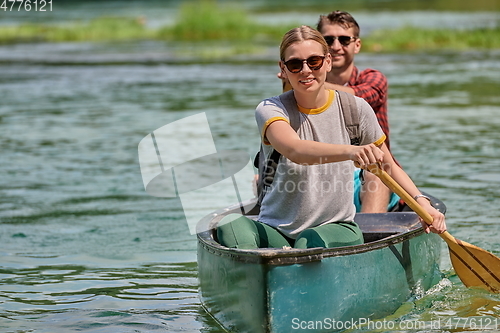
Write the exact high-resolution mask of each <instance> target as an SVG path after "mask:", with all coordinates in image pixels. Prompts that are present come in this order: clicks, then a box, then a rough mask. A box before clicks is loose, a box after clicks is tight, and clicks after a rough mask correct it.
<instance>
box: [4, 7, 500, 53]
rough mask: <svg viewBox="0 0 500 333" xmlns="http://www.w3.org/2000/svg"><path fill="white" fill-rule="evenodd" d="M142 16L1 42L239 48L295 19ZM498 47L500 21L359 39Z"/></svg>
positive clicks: (376, 43)
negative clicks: (155, 21) (153, 21)
mask: <svg viewBox="0 0 500 333" xmlns="http://www.w3.org/2000/svg"><path fill="white" fill-rule="evenodd" d="M145 23H146V21H145V18H143V17H139V18H116V17H115V18H113V17H103V18H97V19H94V20H91V21H89V22H78V23H73V24H67V25H44V24H22V25H18V26H0V44H15V43H27V42H78V41H91V42H100V41H123V40H148V39H149V40H151V39H154V40H165V41H183V42H196V43H198V42H203V43H206V42H210V41H225V42H229V43H231V44H234V46H235V48H238V49H239V51H238V52H236V53H242V52H245V50H246V51H247V52H248V51H249V50H251V49H253V50H255V49H256V47H258V46H259V45H262V46H265V45H276V43H278V42H279V40H280V39H281V37H282V35H283V33H284V32H285V31H287V30H288V29H290V28H291V27H294V26H297V25H299V23H289V24H285V25H265V24H261V23H257V22H255V21H254V20H252V19H251V18H250V16H249V15H248V14H247V13H246V12H245V11H243V10H241V9H239V8H235V7H226V8H222V7H219V6H217V4H216V3H215V2H213V1H209V0H199V1H196V2H189V3H186V4H184V5H182V6H181V8H180V10H179V15H178V19H177V21H176V22H175V23H174V24H173V25H171V26H164V27H161V28H158V29H152V28H148V27H147V25H146V24H145ZM471 48H472V49H500V24H499V25H498V26H497V27H492V28H478V29H474V30H452V29H424V28H416V27H402V28H399V29H394V30H378V31H375V32H373V33H372V34H371V35H369V36H366V37H364V38H363V50H364V51H366V52H402V51H415V50H420V51H425V50H440V49H447V50H464V49H471Z"/></svg>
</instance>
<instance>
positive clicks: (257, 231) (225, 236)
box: [217, 214, 363, 249]
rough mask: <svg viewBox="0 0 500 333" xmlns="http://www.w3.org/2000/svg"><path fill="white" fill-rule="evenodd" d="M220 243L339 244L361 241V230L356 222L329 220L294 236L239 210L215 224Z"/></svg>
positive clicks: (256, 245) (260, 245)
mask: <svg viewBox="0 0 500 333" xmlns="http://www.w3.org/2000/svg"><path fill="white" fill-rule="evenodd" d="M217 237H218V240H219V243H220V244H221V245H224V246H226V247H230V248H237V249H256V248H266V247H268V248H283V247H284V246H290V247H294V248H297V249H307V248H313V247H325V248H329V247H340V246H350V245H358V244H363V234H362V232H361V229H359V226H358V225H357V224H356V223H355V222H332V223H328V224H324V225H321V226H318V227H314V228H309V229H306V230H304V231H302V232H301V233H300V234H299V235H298V236H297V239H295V240H294V239H291V238H288V237H286V236H285V235H283V234H282V233H281V232H279V231H278V230H277V229H275V228H273V227H271V226H269V225H267V224H265V223H261V222H258V221H254V220H251V219H249V218H248V217H246V216H243V215H239V214H230V215H228V216H225V217H224V218H223V219H222V220H221V221H220V222H219V227H218V228H217Z"/></svg>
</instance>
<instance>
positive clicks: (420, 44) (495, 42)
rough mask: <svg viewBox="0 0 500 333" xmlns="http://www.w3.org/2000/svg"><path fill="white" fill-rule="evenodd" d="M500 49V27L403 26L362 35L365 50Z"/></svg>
mask: <svg viewBox="0 0 500 333" xmlns="http://www.w3.org/2000/svg"><path fill="white" fill-rule="evenodd" d="M467 49H500V27H496V28H478V29H474V30H451V29H422V28H415V27H411V26H408V27H402V28H400V29H395V30H385V29H384V30H377V31H375V32H373V33H372V34H371V35H370V36H368V37H366V38H363V51H371V52H401V51H418V50H421V51H433V50H467Z"/></svg>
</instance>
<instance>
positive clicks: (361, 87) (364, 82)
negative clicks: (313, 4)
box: [278, 11, 399, 213]
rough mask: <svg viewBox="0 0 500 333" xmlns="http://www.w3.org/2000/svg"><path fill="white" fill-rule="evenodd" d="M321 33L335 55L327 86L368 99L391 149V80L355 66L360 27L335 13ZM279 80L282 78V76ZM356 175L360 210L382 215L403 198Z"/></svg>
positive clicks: (327, 17) (373, 178)
mask: <svg viewBox="0 0 500 333" xmlns="http://www.w3.org/2000/svg"><path fill="white" fill-rule="evenodd" d="M317 30H318V31H319V32H320V33H321V34H322V35H323V37H324V38H325V40H326V42H327V44H328V46H329V48H330V49H329V50H330V54H331V55H332V69H331V71H330V72H329V73H328V75H327V78H326V80H327V82H326V85H325V86H326V87H327V88H329V89H334V90H342V91H345V92H348V93H351V94H353V95H356V96H359V97H361V98H363V99H365V100H366V101H367V102H368V104H370V106H371V107H372V109H373V111H375V115H376V116H377V120H378V122H379V124H380V127H381V128H382V131H383V132H384V134H385V135H386V137H387V139H386V141H385V143H386V145H387V147H388V148H389V149H390V142H389V122H388V119H387V78H386V77H385V75H384V74H382V73H381V72H379V71H377V70H374V69H365V70H363V71H361V72H360V71H359V70H358V68H356V66H354V56H355V54H357V53H359V51H360V49H361V39H360V37H359V31H360V29H359V25H358V23H357V22H356V20H355V19H354V18H353V17H352V16H351V15H350V14H349V13H347V12H343V11H333V12H331V13H329V14H328V15H321V16H320V19H319V21H318V24H317ZM278 77H281V75H279V74H278ZM289 89H290V86H289V84H288V82H286V81H284V82H283V90H289ZM361 177H363V178H364V183H363V185H361V183H362V182H361V181H360V179H359V178H360V173H359V172H358V173H356V176H355V192H356V193H355V204H356V208H357V211H361V212H364V213H382V212H386V211H387V210H388V209H389V210H390V209H391V208H392V207H394V206H395V205H396V204H397V202H398V200H399V198H398V197H397V196H396V195H395V194H393V193H392V192H391V191H390V190H389V189H388V188H387V187H386V186H385V185H384V184H383V183H382V182H381V181H380V179H379V178H378V177H376V176H375V175H373V174H371V173H369V172H364V173H363V175H362V176H361Z"/></svg>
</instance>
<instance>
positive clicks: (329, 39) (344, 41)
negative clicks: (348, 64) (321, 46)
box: [323, 36, 357, 46]
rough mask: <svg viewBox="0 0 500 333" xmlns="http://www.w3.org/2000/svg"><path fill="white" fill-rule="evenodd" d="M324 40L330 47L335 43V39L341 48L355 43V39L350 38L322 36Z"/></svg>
mask: <svg viewBox="0 0 500 333" xmlns="http://www.w3.org/2000/svg"><path fill="white" fill-rule="evenodd" d="M323 38H325V41H326V43H327V44H328V46H332V44H333V43H334V42H335V40H336V39H338V40H339V43H340V44H342V46H347V45H349V44H351V42H352V41H355V40H356V38H357V37H351V36H323Z"/></svg>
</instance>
